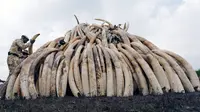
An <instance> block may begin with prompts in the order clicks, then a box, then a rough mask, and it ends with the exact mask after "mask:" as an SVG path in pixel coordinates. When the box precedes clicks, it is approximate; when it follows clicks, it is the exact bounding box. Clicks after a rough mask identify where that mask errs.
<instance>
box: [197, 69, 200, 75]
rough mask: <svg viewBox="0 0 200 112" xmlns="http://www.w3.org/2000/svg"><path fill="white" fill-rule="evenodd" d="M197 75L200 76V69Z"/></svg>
mask: <svg viewBox="0 0 200 112" xmlns="http://www.w3.org/2000/svg"><path fill="white" fill-rule="evenodd" d="M196 73H197V75H198V76H199V77H200V69H199V70H197V71H196Z"/></svg>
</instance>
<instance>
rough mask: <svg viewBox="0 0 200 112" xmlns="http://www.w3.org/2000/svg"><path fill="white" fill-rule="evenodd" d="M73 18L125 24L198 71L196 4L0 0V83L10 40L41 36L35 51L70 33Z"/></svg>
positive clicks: (192, 0) (199, 13)
mask: <svg viewBox="0 0 200 112" xmlns="http://www.w3.org/2000/svg"><path fill="white" fill-rule="evenodd" d="M83 1H84V2H83ZM74 14H76V15H77V16H78V18H79V21H80V22H88V23H94V22H96V21H94V20H93V19H94V18H103V19H106V20H108V21H110V22H112V23H114V24H119V23H124V22H126V21H128V22H129V23H130V29H129V31H128V32H130V33H132V34H136V35H139V36H142V37H145V38H146V39H148V40H150V41H152V42H153V43H154V44H155V45H157V46H158V47H159V48H161V49H167V50H170V51H173V52H176V53H177V54H179V55H181V56H183V57H184V58H185V59H186V60H187V61H188V62H189V63H191V64H192V66H193V67H194V68H195V69H198V68H200V50H199V48H200V0H99V1H95V0H0V39H1V44H0V50H1V55H0V79H6V77H7V76H8V68H7V63H6V59H7V52H8V50H9V48H10V45H11V44H12V41H13V40H14V39H16V38H20V36H21V35H22V34H25V35H27V36H28V37H31V36H33V35H34V34H36V33H41V36H40V37H39V38H38V39H37V41H36V42H35V44H34V46H35V49H36V48H38V47H40V46H41V45H43V44H44V43H45V42H47V41H49V40H53V39H55V38H57V37H60V36H63V35H64V33H65V32H66V31H67V30H69V29H71V28H73V27H74V26H75V25H76V21H75V19H74V16H73V15H74Z"/></svg>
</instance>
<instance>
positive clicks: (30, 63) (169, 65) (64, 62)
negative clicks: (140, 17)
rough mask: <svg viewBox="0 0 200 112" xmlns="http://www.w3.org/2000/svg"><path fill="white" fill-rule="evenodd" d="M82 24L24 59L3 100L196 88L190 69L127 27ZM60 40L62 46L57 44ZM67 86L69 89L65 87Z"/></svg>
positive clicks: (196, 79) (180, 91)
mask: <svg viewBox="0 0 200 112" xmlns="http://www.w3.org/2000/svg"><path fill="white" fill-rule="evenodd" d="M96 20H99V21H102V22H103V23H102V24H101V25H98V24H91V25H90V24H87V23H81V24H78V25H77V26H75V27H74V28H73V29H72V30H70V31H68V32H67V33H66V34H65V36H64V37H61V38H57V39H55V40H53V41H50V42H48V43H46V44H45V45H43V46H42V47H41V48H39V49H38V50H37V51H36V52H34V53H33V54H32V55H30V56H29V57H28V58H27V59H26V60H24V61H23V62H22V63H21V64H20V65H19V66H18V67H17V68H16V69H15V72H14V73H13V74H12V75H11V76H10V77H9V80H8V84H7V89H6V94H5V97H6V99H15V98H16V97H24V98H26V99H30V98H31V99H35V98H37V97H39V96H45V97H48V96H57V97H64V96H65V95H66V91H67V89H70V91H71V92H72V93H73V95H74V96H76V97H79V96H132V95H133V94H134V92H135V91H138V90H139V94H142V95H148V94H155V95H161V94H163V93H167V92H175V93H185V92H194V91H195V90H196V91H199V90H200V82H199V79H198V77H197V74H196V73H195V71H194V70H193V68H192V66H191V65H190V64H189V63H188V62H187V61H186V60H185V59H183V58H182V57H181V56H179V55H177V54H175V53H173V52H170V51H166V50H161V49H159V48H158V47H156V46H155V45H154V44H152V43H151V42H150V41H148V40H146V39H145V38H142V37H139V36H136V35H132V34H130V33H128V32H127V30H128V27H129V25H128V24H125V25H123V28H122V25H117V26H116V25H112V24H111V23H109V22H107V21H105V20H101V19H96ZM61 39H64V41H65V42H66V45H63V46H58V43H59V40H61ZM67 85H69V87H70V88H67Z"/></svg>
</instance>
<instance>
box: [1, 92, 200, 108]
mask: <svg viewBox="0 0 200 112" xmlns="http://www.w3.org/2000/svg"><path fill="white" fill-rule="evenodd" d="M199 104H200V93H187V94H165V95H162V96H153V95H148V96H138V95H137V96H133V97H126V98H120V97H93V98H75V97H69V96H68V97H65V98H39V99H36V100H13V101H5V100H1V101H0V111H1V112H2V111H6V112H9V111H31V112H57V111H58V112H63V111H69V112H76V111H77V112H85V111H87V112H124V111H126V112H155V111H157V112H158V111H159V112H161V111H165V112H166V111H168V112H169V111H173V112H174V111H179V112H191V111H193V112H194V111H196V112H199V111H200V106H199Z"/></svg>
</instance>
